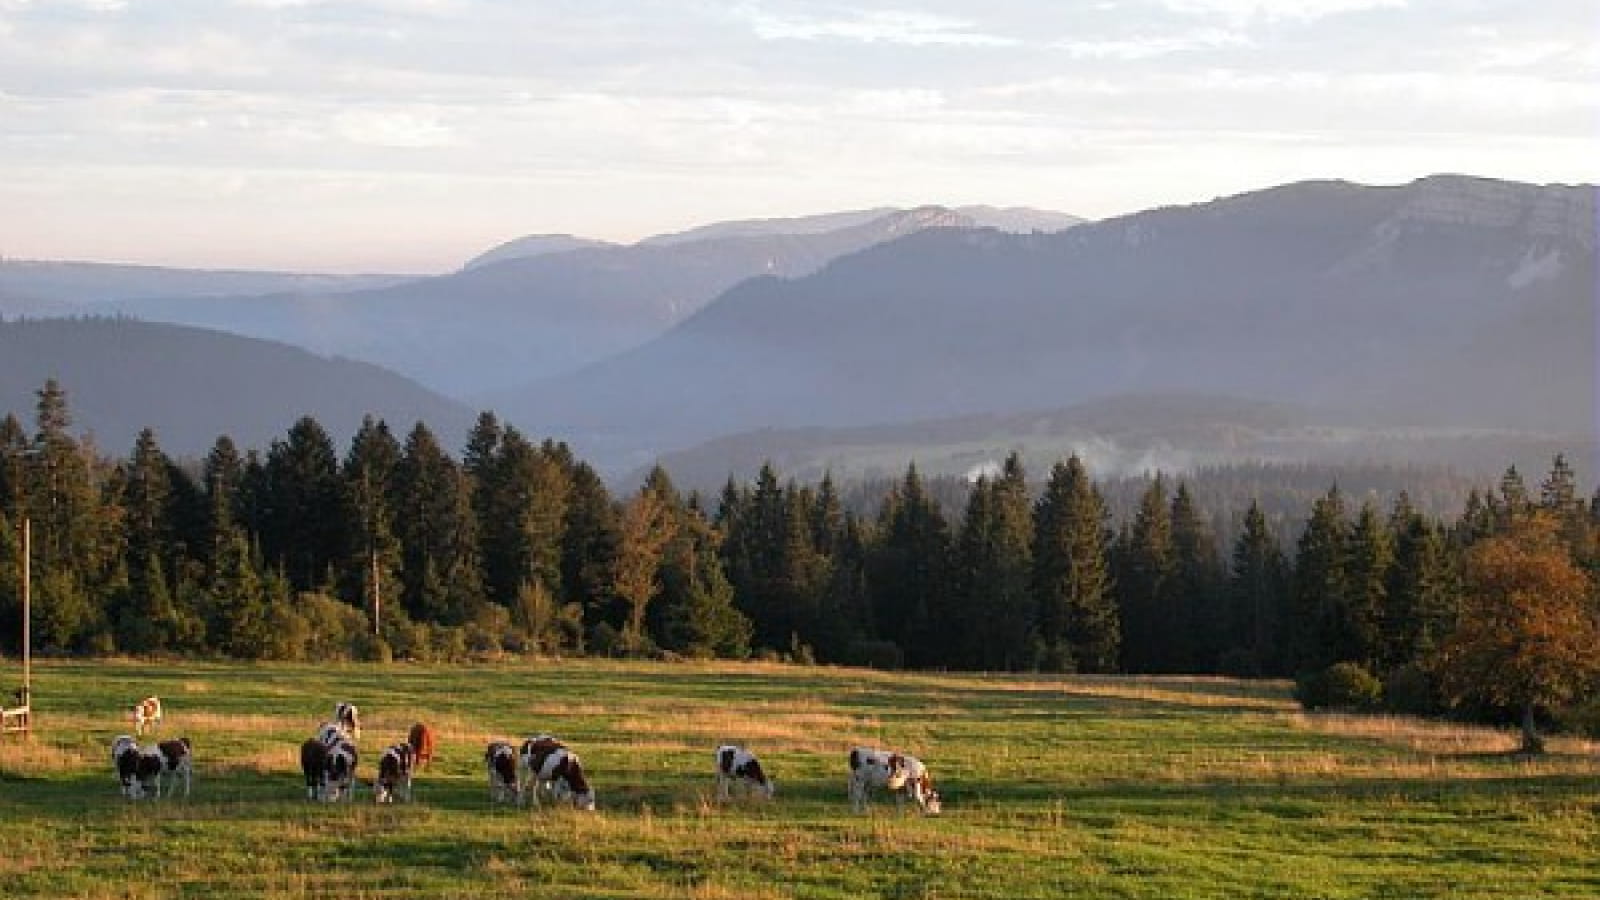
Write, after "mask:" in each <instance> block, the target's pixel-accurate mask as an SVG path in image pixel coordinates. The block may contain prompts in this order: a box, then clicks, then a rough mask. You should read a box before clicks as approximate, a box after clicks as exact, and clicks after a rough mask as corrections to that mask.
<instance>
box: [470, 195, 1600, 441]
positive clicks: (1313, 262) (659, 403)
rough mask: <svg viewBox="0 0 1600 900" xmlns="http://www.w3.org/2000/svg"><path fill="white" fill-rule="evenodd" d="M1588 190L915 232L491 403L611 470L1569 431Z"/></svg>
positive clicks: (1585, 371)
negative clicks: (1315, 432) (1280, 407)
mask: <svg viewBox="0 0 1600 900" xmlns="http://www.w3.org/2000/svg"><path fill="white" fill-rule="evenodd" d="M1595 221H1596V220H1595V188H1594V187H1593V186H1579V187H1567V186H1543V187H1540V186H1534V185H1527V184H1517V183H1511V182H1502V181H1493V180H1488V179H1477V178H1467V177H1460V176H1438V177H1433V178H1427V179H1422V180H1419V181H1417V182H1414V183H1411V184H1407V185H1402V186H1396V187H1367V186H1361V185H1355V184H1349V183H1344V182H1331V181H1322V182H1304V183H1298V184H1291V185H1286V186H1283V187H1279V188H1273V189H1269V190H1265V191H1257V192H1253V193H1248V194H1243V195H1239V196H1236V197H1229V198H1224V199H1220V200H1216V201H1213V202H1210V203H1203V204H1198V205H1194V206H1186V207H1169V208H1162V209H1156V210H1151V211H1148V212H1143V213H1138V214H1135V215H1130V216H1125V217H1121V218H1118V219H1113V220H1109V221H1104V222H1098V223H1093V224H1086V225H1082V226H1079V227H1076V228H1072V229H1069V230H1067V231H1062V232H1059V233H1055V234H1029V235H1007V234H1002V233H999V232H997V231H992V230H972V229H930V230H923V231H918V232H916V233H912V234H908V235H906V236H905V237H902V238H900V239H899V240H896V241H892V242H888V243H883V244H880V245H878V246H875V247H872V248H871V249H868V250H865V251H863V252H860V253H856V254H854V255H851V256H846V257H842V258H839V259H837V260H835V261H834V262H833V263H831V264H830V265H828V266H827V267H825V268H823V269H822V270H821V271H819V272H817V273H815V274H813V275H810V276H807V277H802V278H794V279H783V278H774V277H769V278H757V279H752V280H749V281H746V282H744V283H742V284H740V285H739V286H737V287H735V288H733V289H732V290H730V291H728V292H727V293H726V294H724V295H723V296H721V297H719V298H718V299H717V300H716V301H715V302H713V303H711V304H709V305H707V306H706V307H705V308H703V309H701V310H700V311H699V312H697V313H696V314H695V315H693V316H691V317H690V318H688V319H687V320H685V321H684V322H683V323H681V324H680V325H678V326H677V327H675V328H674V329H673V330H672V331H670V332H669V333H667V334H666V335H664V336H662V337H660V338H658V339H656V340H654V341H652V342H650V343H649V344H647V345H645V346H642V347H640V348H638V349H636V350H634V351H632V352H629V353H626V354H624V355H621V356H619V357H617V358H615V359H611V360H608V361H606V362H603V363H599V364H596V365H594V366H591V367H589V368H586V369H584V370H582V371H580V372H577V373H574V374H572V375H568V376H563V377H558V378H553V379H550V380H548V381H546V382H544V383H543V384H540V385H538V386H536V387H534V388H532V389H530V390H528V391H527V392H526V393H525V394H523V395H521V396H520V397H517V398H507V400H506V402H501V403H498V404H496V406H497V407H498V408H499V409H500V410H501V411H502V413H503V414H504V415H505V416H506V417H507V418H508V419H510V420H512V421H518V422H530V423H538V424H539V426H540V428H541V429H544V430H547V431H550V432H553V433H558V434H562V435H564V436H566V437H569V438H571V439H573V440H574V441H575V442H576V443H577V445H578V446H579V447H580V448H583V449H587V450H588V451H589V452H591V453H594V454H597V455H599V456H600V457H601V458H603V459H605V460H608V461H610V462H611V463H612V464H613V465H621V464H625V463H628V462H633V463H639V462H645V461H648V460H649V459H650V458H653V456H654V455H655V454H658V453H661V452H663V451H666V450H670V449H673V448H677V447H684V446H688V445H692V444H695V443H698V442H701V441H704V440H706V439H708V438H711V437H714V436H717V435H724V434H732V433H737V432H742V431H748V430H751V429H756V428H788V427H802V426H822V427H837V426H866V425H874V424H883V423H892V422H908V421H914V420H921V419H939V418H946V417H951V416H959V415H973V414H1003V413H1008V412H1013V411H1019V412H1020V411H1025V410H1031V409H1054V408H1060V407H1062V406H1065V405H1069V404H1074V403H1081V402H1083V401H1087V400H1092V399H1095V398H1102V397H1110V396H1115V395H1119V394H1126V393H1130V392H1135V393H1163V392H1170V391H1175V390H1176V391H1186V392H1203V393H1207V394H1212V395H1220V396H1235V397H1246V398H1252V399H1257V400H1269V401H1276V402H1281V403H1288V404H1292V405H1309V406H1312V407H1316V408H1324V409H1336V410H1340V411H1342V413H1341V415H1342V416H1343V417H1344V419H1346V420H1347V421H1353V422H1361V423H1368V422H1377V423H1390V424H1424V425H1432V426H1455V427H1472V428H1489V429H1502V428H1517V429H1535V430H1540V431H1547V432H1560V433H1579V434H1582V433H1590V432H1591V431H1592V426H1593V422H1594V409H1595V407H1594V396H1595V394H1594V373H1595V369H1594V364H1595V354H1594V334H1595V332H1594V300H1595V294H1594V290H1595V284H1596V280H1595V275H1596V272H1595V248H1596V236H1595Z"/></svg>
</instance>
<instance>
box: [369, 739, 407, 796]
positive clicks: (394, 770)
mask: <svg viewBox="0 0 1600 900" xmlns="http://www.w3.org/2000/svg"><path fill="white" fill-rule="evenodd" d="M415 763H416V751H415V750H413V749H412V747H411V745H410V744H409V743H405V744H395V745H394V746H393V747H390V748H389V749H387V750H385V751H383V756H382V757H380V758H379V759H378V778H377V780H376V781H374V782H373V783H372V798H373V800H375V801H376V802H378V803H393V802H394V798H395V796H396V795H398V796H399V797H400V798H401V799H403V800H405V801H406V802H407V803H410V802H411V770H412V767H413V766H414V765H415Z"/></svg>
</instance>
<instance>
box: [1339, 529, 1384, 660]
mask: <svg viewBox="0 0 1600 900" xmlns="http://www.w3.org/2000/svg"><path fill="white" fill-rule="evenodd" d="M1394 556H1395V554H1394V543H1393V539H1392V537H1391V536H1390V532H1389V527H1388V524H1387V523H1385V522H1384V521H1383V520H1382V518H1381V517H1380V516H1379V514H1378V510H1377V508H1376V507H1374V506H1373V505H1372V504H1371V503H1363V504H1362V505H1361V512H1360V513H1358V514H1357V515H1356V524H1355V528H1354V529H1352V530H1351V532H1350V543H1349V555H1348V557H1347V562H1348V582H1347V583H1348V591H1349V593H1348V595H1347V596H1348V612H1347V615H1348V616H1349V627H1348V631H1349V635H1350V639H1351V642H1352V643H1351V646H1350V649H1349V651H1348V655H1346V656H1343V657H1342V658H1344V659H1349V660H1352V661H1355V662H1359V663H1362V664H1363V665H1365V666H1366V667H1367V668H1368V669H1369V670H1370V669H1376V668H1377V667H1378V665H1379V663H1380V661H1381V659H1382V657H1383V655H1384V653H1383V645H1384V619H1385V611H1386V610H1388V609H1389V606H1390V604H1389V583H1390V579H1391V576H1392V569H1393V567H1394Z"/></svg>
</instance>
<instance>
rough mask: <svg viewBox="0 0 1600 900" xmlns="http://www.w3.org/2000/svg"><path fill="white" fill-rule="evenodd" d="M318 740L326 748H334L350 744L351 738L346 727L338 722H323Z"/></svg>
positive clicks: (318, 732) (319, 728)
mask: <svg viewBox="0 0 1600 900" xmlns="http://www.w3.org/2000/svg"><path fill="white" fill-rule="evenodd" d="M317 740H319V741H321V742H322V746H324V747H332V746H335V745H337V744H343V743H348V742H349V741H350V740H351V737H350V734H349V733H348V732H346V731H345V730H344V726H343V725H340V724H339V723H338V722H323V723H322V725H321V726H319V727H318V728H317Z"/></svg>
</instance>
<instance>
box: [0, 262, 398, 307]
mask: <svg viewBox="0 0 1600 900" xmlns="http://www.w3.org/2000/svg"><path fill="white" fill-rule="evenodd" d="M408 277H409V276H401V275H315V274H304V273H297V272H251V271H234V270H227V269H173V268H164V267H161V266H133V265H118V264H114V263H89V262H56V261H35V260H18V259H0V314H4V315H11V316H15V315H19V314H27V315H33V314H35V313H28V312H27V311H26V310H25V309H20V308H14V307H13V306H12V305H11V304H10V303H8V302H7V299H8V297H17V298H19V299H20V298H29V299H31V300H32V301H36V302H37V301H52V302H56V303H59V304H65V305H87V304H96V303H104V302H107V301H116V300H137V299H141V298H152V297H163V298H173V297H222V296H230V295H244V294H248V295H256V294H267V293H277V292H284V291H319V292H331V291H351V290H360V289H363V288H374V287H383V286H386V285H390V284H395V283H397V282H400V281H405V280H407V278H408ZM91 311H92V310H91Z"/></svg>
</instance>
